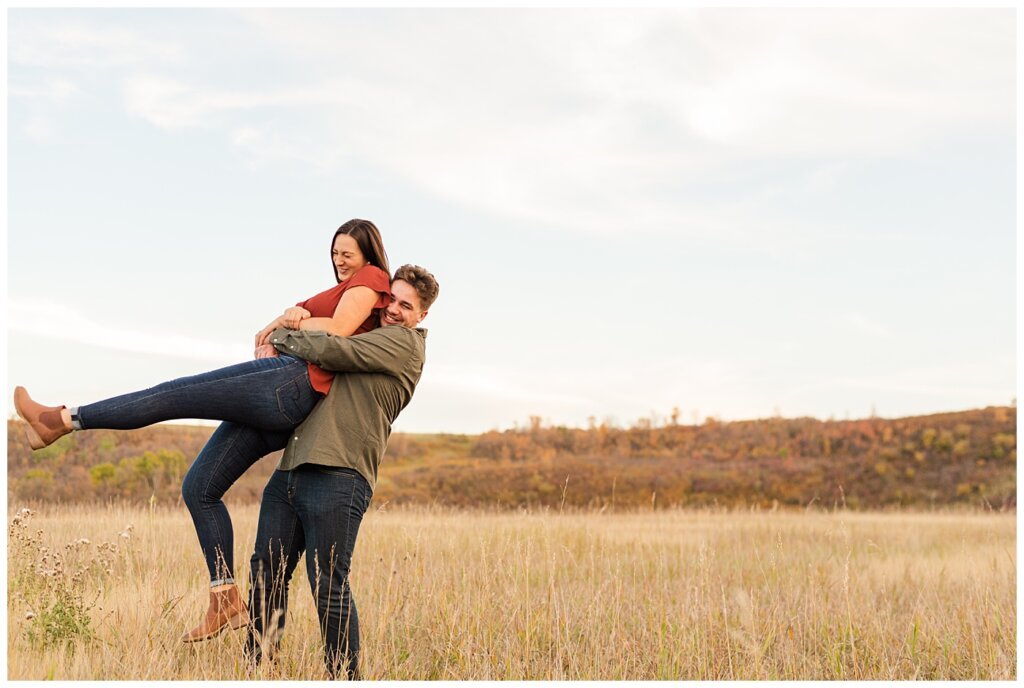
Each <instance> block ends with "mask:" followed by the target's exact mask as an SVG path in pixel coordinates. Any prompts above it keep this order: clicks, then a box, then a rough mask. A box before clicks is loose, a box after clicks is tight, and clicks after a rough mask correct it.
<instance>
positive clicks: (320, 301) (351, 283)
mask: <svg viewBox="0 0 1024 688" xmlns="http://www.w3.org/2000/svg"><path fill="white" fill-rule="evenodd" d="M352 287H369V288H370V289H373V290H374V291H375V292H377V293H378V294H380V296H379V297H378V298H377V302H376V303H374V304H373V311H371V312H370V317H368V318H367V319H366V320H364V321H363V324H361V325H360V326H359V327H357V328H356V331H355V332H353V333H352V334H362V333H363V332H369V331H370V330H373V329H376V328H377V327H378V326H379V325H380V310H381V309H382V308H387V306H388V304H389V303H390V302H391V277H390V276H389V275H388V273H386V272H384V271H383V270H381V269H380V268H378V267H376V266H375V265H364V266H363V267H361V268H360V269H359V270H358V271H357V272H356V274H354V275H352V276H351V277H349V278H348V279H347V280H345V281H344V282H341V283H340V284H338V285H337V286H334V287H331V288H330V289H328V290H327V291H322V292H320V293H319V294H317V295H316V296H311V297H310V298H308V299H306V300H305V301H302V302H300V303H297V304H295V305H296V306H301V307H302V308H305V309H306V310H307V311H309V314H310V316H312V317H314V318H330V317H332V316H333V315H334V311H336V310H337V309H338V302H339V301H341V295H342V294H344V293H345V292H346V291H347V290H348V289H351V288H352ZM333 381H334V373H332V372H331V371H329V370H324V369H323V368H321V367H320V366H318V365H314V364H312V363H310V364H309V382H310V384H311V385H312V386H313V389H315V390H316V391H318V392H320V393H321V394H323V395H325V396H326V394H327V393H328V392H329V391H331V382H333Z"/></svg>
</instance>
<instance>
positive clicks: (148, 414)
mask: <svg viewBox="0 0 1024 688" xmlns="http://www.w3.org/2000/svg"><path fill="white" fill-rule="evenodd" d="M331 262H332V264H333V267H334V273H335V278H336V279H337V282H338V284H337V285H336V286H334V287H332V288H331V289H328V290H326V291H323V292H321V293H319V294H317V295H316V296H313V297H312V298H309V299H307V300H306V301H303V302H301V303H299V304H297V305H296V306H295V307H293V308H289V309H287V310H286V311H285V312H284V314H283V315H281V316H280V317H278V318H275V319H274V320H273V321H272V322H271V323H270V324H269V325H267V326H266V327H264V328H263V329H262V330H260V331H259V332H258V333H257V334H256V352H255V356H256V358H255V360H252V361H249V362H247V363H240V364H238V365H233V366H229V367H227V368H221V369H219V370H214V371H211V372H208V373H202V374H200V375H195V376H192V377H184V378H178V379H177V380H171V381H169V382H165V383H162V384H160V385H157V386H155V387H151V388H150V389H146V390H142V391H139V392H132V393H129V394H124V395H121V396H117V397H113V398H111V399H106V400H104V401H99V402H96V403H94V404H87V405H85V406H80V407H77V408H76V407H72V408H70V409H69V408H67V407H66V406H57V407H47V406H43V405H41V404H38V403H36V402H34V401H32V399H31V398H30V397H29V396H28V392H27V391H26V390H25V388H24V387H18V388H16V389H15V392H14V405H15V408H16V409H17V411H18V415H19V416H21V417H22V419H24V420H25V421H26V422H27V423H28V425H27V427H26V433H27V434H28V437H29V443H30V445H31V446H32V448H33V449H40V448H42V447H44V446H46V445H48V444H51V443H53V442H55V441H56V440H57V439H58V438H60V437H62V436H63V435H66V434H67V433H69V432H72V431H74V430H87V429H88V430H92V429H100V428H104V429H114V430H128V429H133V428H140V427H144V426H146V425H151V424H153V423H157V422H160V421H165V420H173V419H176V418H204V419H208V420H221V421H226V422H224V423H222V424H221V425H220V426H219V427H218V428H217V430H216V431H215V432H214V433H213V435H212V436H211V437H210V439H209V441H208V442H207V443H206V446H205V447H203V450H202V452H200V454H199V456H198V457H196V460H195V461H194V462H193V464H192V466H191V468H189V471H188V473H187V474H186V475H185V479H184V481H183V482H182V486H181V491H182V496H183V497H184V500H185V504H186V505H187V506H188V509H189V512H190V513H191V514H192V520H193V522H194V523H195V527H196V534H197V535H198V537H199V544H200V546H201V547H202V549H203V555H204V557H205V558H206V565H207V568H208V569H209V573H210V604H209V608H208V609H207V612H206V616H205V617H204V619H203V621H202V622H201V623H200V624H199V625H198V626H197V627H195V628H194V629H192V630H191V631H189V632H187V633H185V635H184V636H182V641H184V642H195V641H199V640H206V639H208V638H212V637H213V636H215V635H217V634H218V633H220V632H221V631H222V630H223V629H224V628H226V627H227V626H229V625H230V626H231V627H232V628H238V627H240V626H242V625H244V624H245V623H246V622H247V620H248V618H247V614H246V610H245V605H244V604H243V603H242V598H241V595H240V594H239V592H238V588H237V586H236V585H235V580H234V556H233V553H234V534H233V530H232V527H231V518H230V516H229V515H228V512H227V508H226V507H225V506H224V502H223V501H222V500H221V497H223V496H224V493H225V492H227V490H228V488H230V487H231V485H233V484H234V483H235V481H236V480H238V478H239V477H240V476H241V475H242V474H243V473H244V472H245V471H246V470H248V469H249V467H250V466H252V465H253V464H254V463H255V462H256V461H258V460H259V459H260V458H261V457H263V456H265V455H267V454H269V453H270V452H273V451H277V450H279V449H283V448H284V447H285V444H286V443H287V440H288V437H289V435H290V433H291V431H292V430H293V429H294V428H295V427H297V426H298V425H299V424H300V423H301V422H302V421H303V420H304V419H305V418H306V416H307V415H309V413H310V411H312V410H313V407H314V406H315V405H316V403H317V401H319V400H320V399H321V398H322V397H324V396H326V395H327V392H328V391H329V390H330V388H331V382H332V381H333V380H334V374H333V373H331V372H328V371H326V370H323V369H321V368H319V367H318V366H315V365H313V364H312V363H307V362H306V361H303V360H301V359H298V358H294V357H291V356H281V355H278V353H277V350H276V349H274V347H273V346H272V345H271V344H269V343H268V338H269V337H270V334H271V333H272V332H273V331H274V330H275V329H277V328H279V327H288V328H291V329H303V330H320V331H326V332H329V333H330V334H334V335H338V336H348V335H352V334H359V333H362V332H368V331H369V330H372V329H374V328H376V327H377V326H378V324H379V322H378V312H379V311H380V309H382V308H385V307H386V306H387V305H388V303H389V302H390V294H391V292H390V276H389V274H388V272H389V267H388V258H387V253H386V252H385V251H384V245H383V242H382V241H381V238H380V232H379V231H378V230H377V227H376V226H374V224H373V223H372V222H369V221H367V220H358V219H357V220H350V221H348V222H346V223H345V224H343V225H342V226H341V227H339V228H338V230H337V231H336V232H335V233H334V238H333V239H332V240H331Z"/></svg>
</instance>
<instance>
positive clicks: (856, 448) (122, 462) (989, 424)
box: [7, 406, 1017, 509]
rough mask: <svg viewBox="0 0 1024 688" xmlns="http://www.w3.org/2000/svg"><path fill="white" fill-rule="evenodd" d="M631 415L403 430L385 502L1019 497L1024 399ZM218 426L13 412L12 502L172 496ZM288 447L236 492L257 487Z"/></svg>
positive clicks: (249, 497) (394, 442) (887, 502)
mask: <svg viewBox="0 0 1024 688" xmlns="http://www.w3.org/2000/svg"><path fill="white" fill-rule="evenodd" d="M678 420H679V419H678V413H673V414H671V415H670V416H669V418H668V419H667V420H666V421H665V422H664V423H663V424H660V425H658V424H655V423H654V422H653V421H650V420H641V421H639V422H638V423H636V424H634V425H633V426H631V427H626V428H620V427H614V426H611V425H609V424H600V425H598V424H596V423H591V426H590V427H588V428H570V427H561V426H546V425H545V424H544V423H543V422H542V421H541V419H540V418H536V417H534V418H531V419H530V422H529V423H528V425H527V426H525V427H522V428H516V429H513V430H505V431H500V432H499V431H491V432H486V433H483V434H480V435H453V434H431V435H413V434H401V433H397V434H395V435H393V436H392V438H391V442H390V443H389V446H388V451H387V455H386V456H385V459H384V461H383V463H382V465H381V473H380V476H379V480H378V484H377V489H376V492H375V494H374V502H375V504H377V505H380V504H384V503H386V502H390V503H437V504H446V505H455V506H466V507H470V506H473V507H476V506H497V507H520V506H527V505H529V506H549V507H554V508H561V507H591V508H613V509H616V508H636V507H646V508H651V507H653V508H659V507H664V506H670V505H672V506H675V505H681V506H706V505H714V504H717V505H721V506H753V505H758V506H761V507H767V508H771V507H774V506H781V507H797V506H807V505H808V504H814V503H817V504H819V505H821V506H825V507H832V506H841V505H845V506H846V507H847V508H853V509H866V508H884V507H893V506H905V507H918V508H927V507H932V506H942V505H950V504H957V503H960V504H975V505H981V506H986V505H987V506H990V507H992V508H995V509H1006V508H1015V507H1016V501H1017V493H1016V465H1017V443H1016V431H1017V427H1016V408H1015V407H1012V406H992V407H988V408H984V409H978V410H972V411H961V412H955V413H941V414H935V415H929V416H915V417H910V418H896V419H882V418H867V419H861V420H842V421H837V420H827V421H822V420H817V419H814V418H767V419H760V420H749V421H733V422H721V421H717V420H715V419H712V418H709V419H707V420H705V421H704V422H703V423H701V424H692V425H686V424H681V423H679V422H678ZM212 432H213V428H210V427H200V426H182V425H157V426H152V427H149V428H144V429H141V430H132V431H112V430H97V431H93V432H81V433H73V434H71V435H68V436H65V437H63V438H61V439H60V440H59V441H58V442H57V443H55V444H54V445H52V446H50V447H47V448H46V449H42V450H40V451H36V452H33V451H31V450H30V449H29V447H28V443H27V441H26V440H25V438H24V434H23V432H22V428H21V427H20V421H17V420H9V421H8V424H7V438H8V439H7V471H8V483H7V485H8V501H9V503H11V504H16V503H19V502H23V501H61V502H82V501H109V500H129V501H141V502H154V501H155V502H159V503H164V504H166V503H175V502H179V501H180V495H179V491H180V488H181V479H182V477H183V476H184V474H185V472H186V471H187V470H188V466H189V464H190V463H191V461H192V460H193V459H194V458H195V456H196V454H197V453H198V452H199V450H200V449H201V448H202V446H203V444H204V443H205V442H206V439H207V438H208V437H209V436H210V434H211V433H212ZM279 456H280V454H272V455H270V456H268V457H266V458H264V459H262V460H261V461H260V462H259V463H257V464H256V466H254V467H253V468H252V469H251V470H250V471H249V472H248V473H246V475H244V476H243V477H242V479H241V480H240V481H239V482H238V483H237V484H236V485H235V486H234V487H233V488H232V489H231V491H230V492H229V493H228V499H229V501H258V500H259V498H260V496H261V494H262V490H263V485H264V484H265V483H266V481H267V479H268V478H269V476H270V474H271V473H272V472H273V470H274V466H275V465H276V463H277V460H278V458H279Z"/></svg>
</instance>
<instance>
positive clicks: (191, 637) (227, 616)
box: [181, 585, 249, 643]
mask: <svg viewBox="0 0 1024 688" xmlns="http://www.w3.org/2000/svg"><path fill="white" fill-rule="evenodd" d="M247 623H249V614H248V612H246V610H245V604H244V603H243V602H242V596H241V594H239V592H238V586H235V585H232V586H231V587H230V588H228V589H227V590H221V591H218V592H214V591H213V590H211V591H210V606H209V607H208V608H207V610H206V617H205V618H204V619H203V622H202V623H201V624H199V625H198V626H196V627H195V628H193V629H192V630H191V631H189V632H188V633H186V634H185V635H183V636H181V642H183V643H195V642H199V641H200V640H209V639H210V638H213V637H214V636H216V635H217V634H218V633H220V632H221V631H223V630H224V629H225V628H227V627H228V626H231V628H241V627H242V626H244V625H245V624H247Z"/></svg>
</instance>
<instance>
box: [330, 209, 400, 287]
mask: <svg viewBox="0 0 1024 688" xmlns="http://www.w3.org/2000/svg"><path fill="white" fill-rule="evenodd" d="M339 234H348V235H349V236H350V237H352V238H353V239H355V240H356V244H357V245H358V246H359V250H360V251H362V253H363V257H364V258H366V262H367V263H368V264H369V265H376V266H377V267H378V268H380V269H381V270H383V271H384V272H386V273H387V274H388V277H390V276H391V268H390V267H388V254H387V251H385V250H384V241H383V240H382V239H381V238H380V230H379V229H377V225H375V224H373V223H372V222H370V221H369V220H349V221H348V222H346V223H345V224H343V225H342V226H341V227H338V231H337V232H335V233H334V236H333V237H331V251H333V250H334V240H335V239H337V238H338V235H339ZM331 269H332V270H334V277H335V279H337V280H338V282H341V279H340V278H338V271H337V268H335V267H334V258H333V257H332V258H331Z"/></svg>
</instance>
